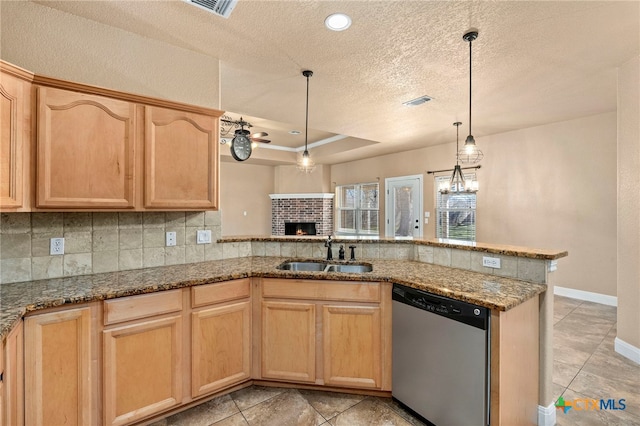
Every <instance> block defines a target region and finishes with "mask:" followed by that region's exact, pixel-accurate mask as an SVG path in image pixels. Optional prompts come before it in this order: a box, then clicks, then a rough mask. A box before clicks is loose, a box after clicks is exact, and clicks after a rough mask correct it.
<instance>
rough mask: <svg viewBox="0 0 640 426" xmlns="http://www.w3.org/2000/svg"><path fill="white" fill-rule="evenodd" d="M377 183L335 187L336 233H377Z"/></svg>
mask: <svg viewBox="0 0 640 426" xmlns="http://www.w3.org/2000/svg"><path fill="white" fill-rule="evenodd" d="M378 187H379V185H378V183H359V184H353V185H340V186H337V187H336V234H337V235H378V234H379V227H378V210H379V207H378V200H379V197H378Z"/></svg>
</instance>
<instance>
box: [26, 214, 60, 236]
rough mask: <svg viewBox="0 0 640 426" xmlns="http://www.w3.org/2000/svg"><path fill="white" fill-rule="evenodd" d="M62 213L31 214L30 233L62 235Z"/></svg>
mask: <svg viewBox="0 0 640 426" xmlns="http://www.w3.org/2000/svg"><path fill="white" fill-rule="evenodd" d="M63 224H64V221H63V218H62V213H32V214H31V233H32V234H40V233H50V232H57V233H59V234H60V235H62V232H63Z"/></svg>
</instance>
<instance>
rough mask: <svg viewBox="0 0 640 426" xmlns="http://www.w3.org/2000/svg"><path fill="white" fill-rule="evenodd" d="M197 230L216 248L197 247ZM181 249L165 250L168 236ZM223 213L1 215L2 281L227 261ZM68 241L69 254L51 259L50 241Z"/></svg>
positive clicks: (168, 248)
mask: <svg viewBox="0 0 640 426" xmlns="http://www.w3.org/2000/svg"><path fill="white" fill-rule="evenodd" d="M198 230H210V231H211V240H212V243H211V244H196V232H197V231H198ZM169 231H173V232H175V233H176V245H175V246H173V247H165V233H166V232H169ZM220 234H221V213H220V212H217V211H207V212H125V213H110V212H108V213H89V212H87V213H82V212H80V213H76V212H73V213H46V212H45V213H2V214H0V283H10V282H21V281H31V280H38V279H45V278H57V277H63V276H71V275H84V274H91V273H99V272H112V271H122V270H127V269H140V268H146V267H152V266H162V265H175V264H181V263H192V262H202V261H205V260H218V259H222V258H223V252H222V246H223V245H222V244H218V243H216V241H217V240H218V239H219V238H220ZM58 237H63V238H64V255H57V256H50V255H49V245H50V239H51V238H58Z"/></svg>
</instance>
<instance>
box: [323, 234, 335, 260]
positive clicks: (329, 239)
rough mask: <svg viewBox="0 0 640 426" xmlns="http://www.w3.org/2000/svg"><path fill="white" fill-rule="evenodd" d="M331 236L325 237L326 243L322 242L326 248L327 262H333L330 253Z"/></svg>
mask: <svg viewBox="0 0 640 426" xmlns="http://www.w3.org/2000/svg"><path fill="white" fill-rule="evenodd" d="M332 243H333V242H332V241H331V235H329V236H328V237H327V241H325V242H324V246H325V247H326V248H327V260H333V253H332V252H331V244H332Z"/></svg>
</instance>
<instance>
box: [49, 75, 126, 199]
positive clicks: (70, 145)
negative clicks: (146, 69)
mask: <svg viewBox="0 0 640 426" xmlns="http://www.w3.org/2000/svg"><path fill="white" fill-rule="evenodd" d="M134 135H135V106H134V104H132V103H129V102H125V101H119V100H115V99H110V98H104V97H101V96H93V95H85V94H81V93H75V92H69V91H66V90H59V89H51V88H45V87H39V88H38V143H37V145H38V166H37V172H38V173H37V175H38V189H37V205H38V207H41V208H71V209H73V208H118V209H126V208H133V203H134V193H133V191H134V190H133V188H134V182H133V178H134V176H133V173H134V143H135V138H134Z"/></svg>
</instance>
